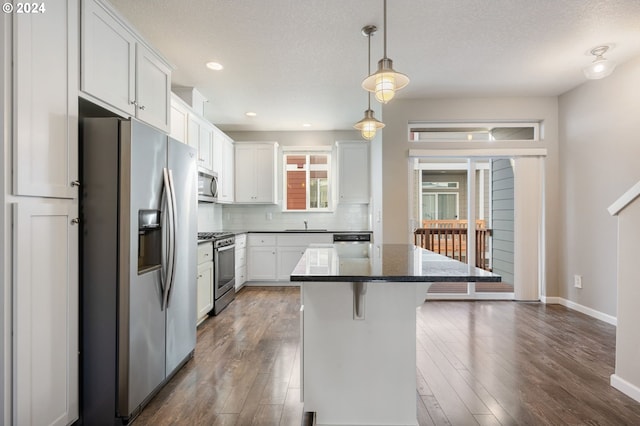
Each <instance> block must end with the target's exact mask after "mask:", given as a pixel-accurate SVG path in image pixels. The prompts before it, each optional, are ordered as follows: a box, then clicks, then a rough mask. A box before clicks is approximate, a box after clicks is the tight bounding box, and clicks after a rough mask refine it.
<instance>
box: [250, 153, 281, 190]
mask: <svg viewBox="0 0 640 426" xmlns="http://www.w3.org/2000/svg"><path fill="white" fill-rule="evenodd" d="M254 170H255V172H254V173H255V188H256V198H255V201H256V202H258V203H275V202H276V183H275V177H276V158H275V153H274V147H273V146H271V145H259V146H257V147H256V148H255V168H254Z"/></svg>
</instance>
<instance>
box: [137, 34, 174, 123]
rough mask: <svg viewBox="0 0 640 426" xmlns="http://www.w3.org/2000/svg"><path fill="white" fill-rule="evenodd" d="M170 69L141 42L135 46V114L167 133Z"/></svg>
mask: <svg viewBox="0 0 640 426" xmlns="http://www.w3.org/2000/svg"><path fill="white" fill-rule="evenodd" d="M170 99H171V69H170V68H169V67H168V66H167V65H166V64H165V63H164V62H163V61H161V60H160V59H158V57H157V56H156V55H155V54H154V53H153V52H151V51H150V50H149V49H147V48H146V47H145V46H143V45H142V44H140V43H138V44H137V46H136V108H137V109H138V110H137V111H136V116H137V117H138V118H139V119H140V120H142V121H144V122H146V123H149V124H150V125H152V126H154V127H157V128H158V129H160V130H162V131H164V132H166V133H169V131H170V128H171V123H170Z"/></svg>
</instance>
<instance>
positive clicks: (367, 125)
mask: <svg viewBox="0 0 640 426" xmlns="http://www.w3.org/2000/svg"><path fill="white" fill-rule="evenodd" d="M377 30H378V28H376V26H375V25H367V26H366V27H363V28H362V35H364V36H366V37H367V41H368V42H369V56H368V57H367V72H368V73H371V36H372V35H373V34H374V33H375V32H376V31H377ZM367 97H368V104H367V105H368V107H367V110H366V111H365V112H364V118H363V119H362V120H360V121H358V122H357V123H356V124H354V125H353V127H355V128H356V129H358V130H360V134H361V135H362V137H363V138H365V139H366V140H368V141H370V140H372V139H373V138H375V137H376V131H377V130H378V129H382V128H383V127H384V123H383V122H381V121H378V120H376V118H375V117H374V116H373V110H372V109H371V93H370V92H367Z"/></svg>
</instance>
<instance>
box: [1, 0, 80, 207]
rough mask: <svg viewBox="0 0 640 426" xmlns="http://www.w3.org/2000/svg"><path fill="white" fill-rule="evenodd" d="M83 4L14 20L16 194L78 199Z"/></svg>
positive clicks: (60, 5) (63, 4) (72, 2)
mask: <svg viewBox="0 0 640 426" xmlns="http://www.w3.org/2000/svg"><path fill="white" fill-rule="evenodd" d="M78 13H79V11H78V1H77V0H67V1H63V0H60V1H58V2H56V7H51V8H48V10H47V11H46V12H45V13H43V14H20V15H18V14H15V15H13V18H14V19H13V37H14V44H13V65H14V72H13V76H14V114H13V118H14V135H15V140H14V144H13V146H14V150H15V152H14V163H13V167H14V175H13V176H14V179H13V182H14V188H13V189H14V193H15V194H16V195H31V196H41V197H57V198H76V197H77V195H78V190H77V188H76V187H72V186H71V182H72V181H75V180H77V179H78V101H77V99H78V90H77V88H78V65H77V64H78V31H79V30H78V28H79V27H78V25H79V23H78Z"/></svg>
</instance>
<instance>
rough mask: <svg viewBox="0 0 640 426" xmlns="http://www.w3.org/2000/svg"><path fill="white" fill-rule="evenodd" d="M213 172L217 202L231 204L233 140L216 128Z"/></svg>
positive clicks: (232, 198)
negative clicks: (215, 179)
mask: <svg viewBox="0 0 640 426" xmlns="http://www.w3.org/2000/svg"><path fill="white" fill-rule="evenodd" d="M213 171H214V172H216V173H218V181H219V183H220V186H219V187H218V202H219V203H232V202H233V200H234V197H233V181H234V153H233V139H231V138H230V137H229V136H227V135H226V134H225V133H223V132H222V131H221V130H219V129H218V128H215V129H214V131H213Z"/></svg>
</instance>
